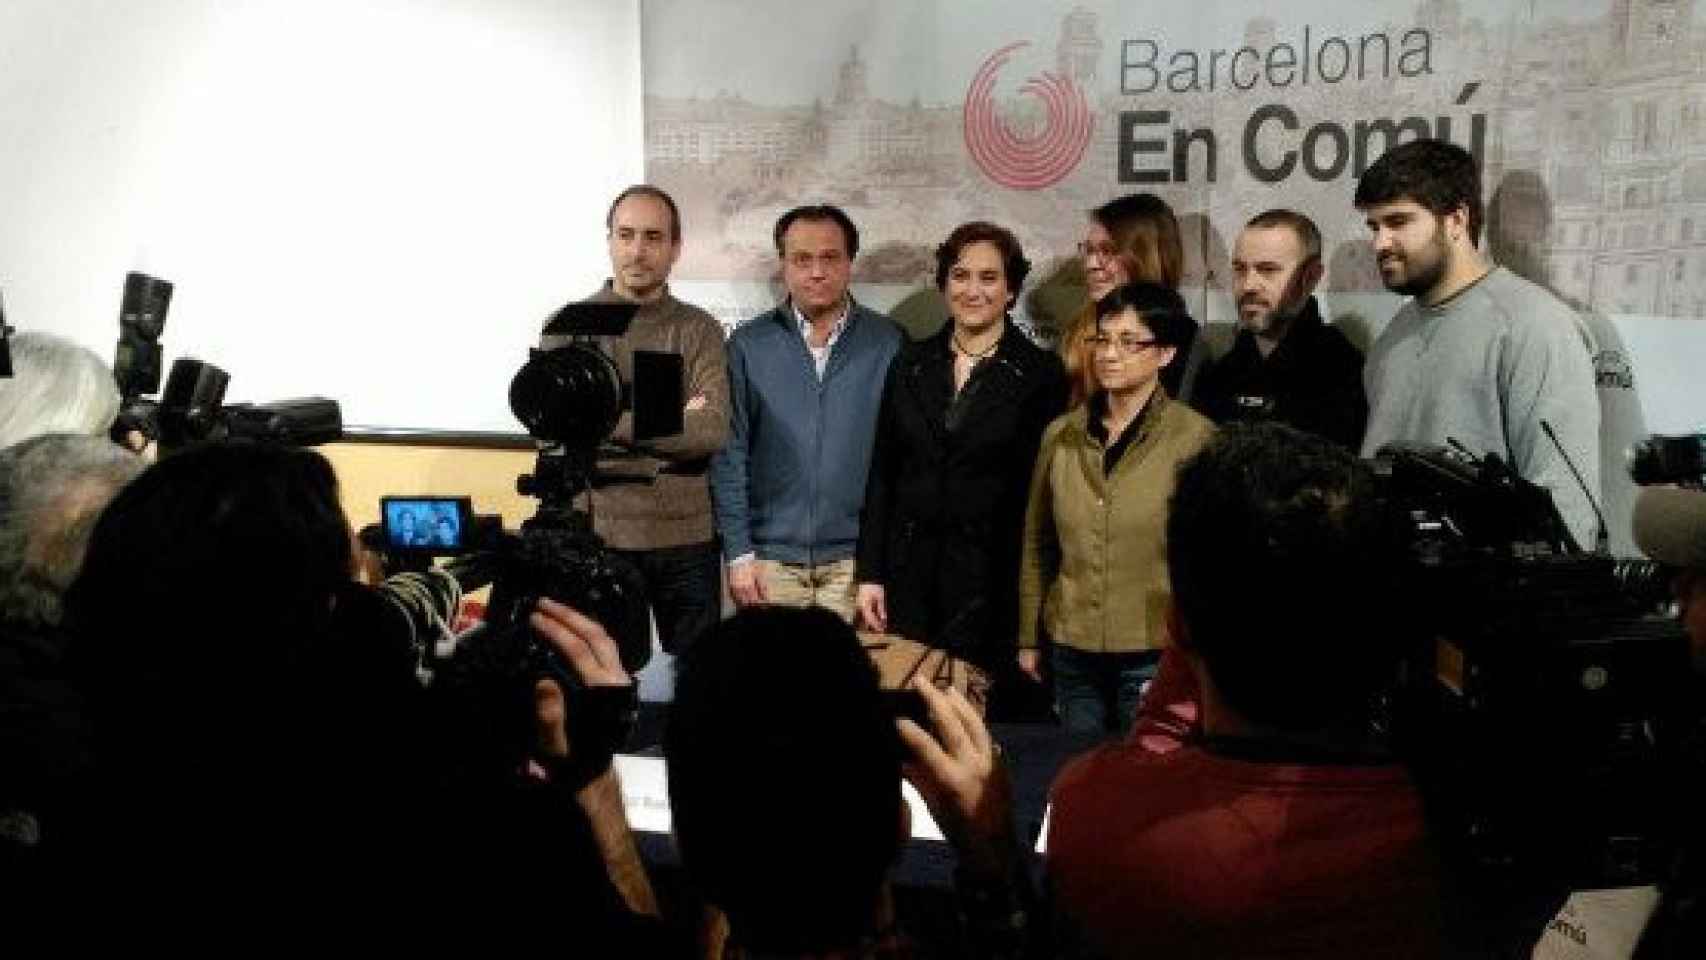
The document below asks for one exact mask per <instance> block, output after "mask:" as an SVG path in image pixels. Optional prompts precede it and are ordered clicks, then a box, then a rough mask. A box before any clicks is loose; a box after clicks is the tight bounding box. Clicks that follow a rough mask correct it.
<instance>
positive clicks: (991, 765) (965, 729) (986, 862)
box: [895, 680, 1018, 877]
mask: <svg viewBox="0 0 1706 960" xmlns="http://www.w3.org/2000/svg"><path fill="white" fill-rule="evenodd" d="M913 689H915V690H917V691H918V693H919V695H920V696H922V697H923V698H924V703H925V705H926V706H927V707H929V710H930V721H931V726H933V727H935V730H936V735H937V736H931V734H930V733H929V732H928V731H926V730H924V729H923V728H921V727H919V726H918V724H916V723H914V722H912V721H911V720H909V719H907V718H905V717H900V718H897V719H896V720H895V725H896V726H897V727H898V728H899V731H900V738H901V740H902V741H903V742H904V743H905V744H906V746H907V748H908V749H909V750H910V751H911V753H912V759H911V761H910V762H908V763H906V764H905V765H904V766H903V767H902V771H903V772H904V773H905V775H906V779H907V780H909V781H911V782H912V785H913V786H915V787H917V788H918V792H919V794H920V795H921V796H923V798H924V802H925V804H926V805H927V806H928V807H929V808H930V813H931V815H933V816H934V817H935V818H936V822H937V823H938V824H939V825H940V826H941V827H942V833H943V834H944V835H945V836H946V837H947V838H948V842H949V843H951V844H953V846H954V849H955V850H957V851H958V852H959V855H960V862H961V864H962V866H964V867H966V868H968V869H971V870H975V871H977V872H978V873H981V874H985V875H987V876H999V877H1005V876H1006V875H1007V874H1008V872H1009V871H1010V869H1011V868H1012V865H1013V863H1014V859H1015V857H1016V856H1017V852H1018V851H1017V844H1016V843H1015V841H1014V837H1013V791H1012V785H1011V783H1010V782H1009V781H1008V778H1007V768H1006V766H1005V765H1003V763H1002V761H1001V754H1000V751H999V749H998V748H997V747H996V745H995V741H994V739H993V738H991V737H990V735H989V728H988V727H987V726H985V725H984V722H983V718H982V717H980V716H979V715H978V712H977V708H975V707H973V706H972V705H971V701H969V700H967V699H966V698H965V695H964V694H962V693H960V692H959V690H957V689H949V690H947V691H945V692H944V691H942V690H938V689H937V688H936V686H935V685H934V684H931V683H928V682H925V681H923V680H915V681H914V682H913ZM937 737H940V740H938V739H937Z"/></svg>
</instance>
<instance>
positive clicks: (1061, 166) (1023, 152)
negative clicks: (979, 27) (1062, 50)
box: [965, 41, 1095, 190]
mask: <svg viewBox="0 0 1706 960" xmlns="http://www.w3.org/2000/svg"><path fill="white" fill-rule="evenodd" d="M1024 46H1029V44H1028V43H1027V42H1025V41H1020V42H1019V43H1013V44H1008V45H1007V46H1005V47H1002V48H1001V49H1000V50H997V51H995V52H994V53H992V54H990V56H989V59H988V60H985V61H984V62H983V66H981V67H979V68H978V71H977V75H976V76H974V77H972V81H971V89H969V90H967V91H966V106H965V134H966V149H967V150H968V151H970V152H971V157H972V159H973V160H974V161H976V162H977V165H978V168H979V169H980V170H982V171H983V172H984V174H985V175H986V176H988V177H989V179H991V180H994V181H995V182H996V183H999V184H1001V185H1002V186H1004V187H1011V188H1013V189H1015V190H1040V189H1042V188H1043V187H1047V186H1050V185H1052V184H1054V183H1058V182H1059V181H1060V179H1061V178H1062V177H1064V176H1066V175H1067V174H1069V173H1071V172H1072V171H1073V169H1074V168H1075V167H1077V166H1078V161H1079V160H1082V159H1083V158H1084V148H1086V147H1088V146H1089V145H1090V132H1091V130H1092V128H1093V127H1094V126H1095V121H1094V120H1093V119H1092V117H1091V116H1090V104H1089V102H1088V101H1087V100H1085V98H1084V91H1082V90H1080V89H1078V85H1077V84H1075V83H1073V82H1072V80H1071V78H1069V77H1063V76H1061V75H1060V74H1057V73H1044V74H1043V75H1042V76H1040V77H1031V78H1030V79H1028V80H1026V81H1025V84H1024V86H1021V87H1020V88H1019V92H1020V93H1022V94H1029V95H1030V96H1033V97H1036V98H1037V99H1039V100H1041V101H1042V102H1043V105H1044V106H1045V107H1046V108H1047V109H1048V122H1047V123H1046V124H1044V126H1043V129H1042V132H1041V133H1039V134H1037V135H1036V136H1034V137H1020V136H1018V135H1017V134H1015V133H1014V132H1013V130H1012V128H1011V127H1009V126H1008V125H1007V121H1005V120H1003V119H1001V117H1000V116H999V115H998V114H997V113H996V111H995V102H994V100H993V99H992V98H991V96H990V95H991V93H992V92H993V91H994V89H995V79H996V77H997V76H998V75H999V74H1000V73H1001V68H1002V67H1003V66H1005V65H1006V63H1007V61H1008V59H1009V58H1010V57H1012V55H1013V51H1015V50H1017V49H1019V48H1020V47H1024Z"/></svg>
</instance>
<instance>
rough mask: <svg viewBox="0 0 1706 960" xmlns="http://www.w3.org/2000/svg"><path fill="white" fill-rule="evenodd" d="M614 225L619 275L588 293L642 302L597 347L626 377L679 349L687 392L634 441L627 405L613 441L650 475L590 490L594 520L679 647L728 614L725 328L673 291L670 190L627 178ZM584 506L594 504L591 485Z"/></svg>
mask: <svg viewBox="0 0 1706 960" xmlns="http://www.w3.org/2000/svg"><path fill="white" fill-rule="evenodd" d="M605 226H606V227H608V228H609V244H610V279H609V280H607V281H606V282H605V284H604V287H603V289H601V290H599V291H598V292H597V293H595V294H593V295H592V296H591V297H588V298H587V300H588V302H590V303H638V304H639V305H640V310H639V312H638V313H636V314H635V315H634V320H633V323H632V324H630V325H629V327H628V332H627V333H625V334H623V335H622V336H620V337H605V338H600V346H601V347H603V349H604V350H605V351H607V352H608V353H609V354H610V356H611V357H612V358H613V359H614V360H615V361H616V367H617V369H618V370H620V371H621V373H622V378H623V380H624V381H627V382H632V379H633V374H634V351H635V350H657V351H662V352H666V353H678V354H680V355H681V358H682V374H681V376H682V384H681V395H682V396H683V397H685V398H687V402H686V409H685V413H684V414H683V417H682V430H681V432H680V433H678V434H676V435H674V436H669V437H660V438H653V439H645V440H640V441H636V440H635V439H634V421H633V415H632V412H631V411H624V412H623V414H622V418H621V419H620V420H619V421H617V424H616V429H615V431H614V432H613V433H612V434H611V436H610V442H611V443H613V444H615V445H616V446H618V447H622V448H625V449H626V450H628V451H630V452H632V453H634V454H637V455H638V456H637V458H635V459H632V460H629V459H624V460H623V461H622V463H621V468H620V472H621V473H623V474H624V475H631V474H635V473H636V472H637V473H639V474H640V475H641V476H645V477H649V478H650V479H649V481H648V482H641V483H621V484H612V485H610V486H605V487H600V488H599V489H597V490H595V491H593V493H592V495H591V497H592V515H593V529H594V532H596V533H597V534H598V535H599V536H600V537H602V538H603V539H604V542H605V543H606V544H608V545H609V546H610V547H611V548H612V549H615V550H617V551H619V552H621V553H622V554H624V555H625V556H627V557H628V559H630V560H632V561H633V563H634V565H635V566H636V567H637V568H638V569H639V571H640V573H641V574H642V576H643V577H644V578H645V581H646V596H647V598H648V600H649V601H650V602H651V606H652V615H653V617H655V618H656V620H657V629H658V639H659V641H660V642H661V643H662V644H663V648H664V650H665V651H667V652H669V653H671V654H676V653H680V652H681V651H682V650H684V649H686V647H687V645H688V644H690V643H692V642H693V640H694V638H695V637H697V636H698V635H700V634H701V633H703V632H704V631H705V630H707V629H709V628H710V627H711V626H712V625H713V624H715V623H716V622H717V617H718V615H719V614H720V613H721V600H720V597H719V595H718V591H719V590H720V589H721V586H722V580H721V576H722V570H721V566H720V560H719V558H718V555H717V545H716V537H715V532H714V529H715V528H714V526H713V524H712V521H711V493H710V487H709V485H708V483H707V481H706V471H707V470H708V469H709V466H710V462H711V455H712V454H714V453H716V452H717V451H718V450H720V449H722V446H723V440H724V438H725V437H726V436H727V434H728V427H729V379H728V371H727V366H726V364H725V362H724V353H723V331H722V327H721V326H719V325H718V323H717V321H716V320H715V319H714V318H713V317H712V316H711V315H710V314H708V313H706V312H705V311H704V310H701V309H700V308H698V307H695V306H693V305H691V304H687V303H682V302H681V301H680V300H677V299H675V298H674V297H673V296H670V293H669V284H668V281H669V271H670V268H672V267H674V266H675V261H676V258H677V257H679V256H680V255H681V217H680V214H679V213H678V211H677V210H676V206H675V201H674V200H672V199H671V198H670V196H669V194H667V193H665V192H663V191H662V190H659V189H658V188H657V187H653V186H647V185H643V184H642V185H638V186H633V187H629V188H628V189H626V190H624V191H622V192H621V193H620V194H618V195H617V196H616V200H615V202H613V203H612V204H611V205H610V213H609V215H608V216H607V217H606V218H605ZM566 343H567V338H566V337H557V336H545V337H543V338H541V340H540V344H539V345H540V347H542V348H546V349H549V348H552V347H558V346H563V345H564V344H566ZM577 505H578V506H581V507H583V508H584V507H586V506H587V498H586V496H585V495H583V496H582V497H581V498H579V500H578V502H577Z"/></svg>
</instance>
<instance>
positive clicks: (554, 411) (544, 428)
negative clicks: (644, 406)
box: [509, 343, 622, 450]
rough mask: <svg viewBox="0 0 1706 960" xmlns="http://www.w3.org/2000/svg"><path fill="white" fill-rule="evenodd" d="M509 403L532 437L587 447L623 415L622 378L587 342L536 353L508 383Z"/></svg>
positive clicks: (608, 361)
mask: <svg viewBox="0 0 1706 960" xmlns="http://www.w3.org/2000/svg"><path fill="white" fill-rule="evenodd" d="M509 407H510V409H511V410H512V411H514V412H515V417H516V419H517V420H520V421H521V424H522V426H524V427H526V428H527V432H528V433H530V434H532V435H533V436H534V437H536V438H538V439H540V440H543V441H545V442H546V443H553V444H563V445H564V446H567V447H571V448H575V449H582V450H591V449H593V448H595V447H597V446H598V445H599V444H600V443H602V442H603V441H604V438H605V437H608V436H609V435H610V431H612V430H614V429H615V428H616V421H617V419H618V418H619V417H620V416H621V415H622V377H621V374H620V373H619V372H618V371H617V369H616V364H615V362H613V361H612V360H611V359H610V358H609V357H608V356H605V355H604V354H603V353H602V352H600V351H599V350H598V349H597V348H596V347H594V346H591V345H589V344H584V343H575V344H570V345H569V346H566V347H560V348H558V349H556V350H540V351H535V352H534V353H533V356H532V357H531V358H529V359H528V361H527V363H526V364H524V365H523V366H522V368H521V369H520V370H518V371H516V374H515V379H513V380H511V381H510V384H509Z"/></svg>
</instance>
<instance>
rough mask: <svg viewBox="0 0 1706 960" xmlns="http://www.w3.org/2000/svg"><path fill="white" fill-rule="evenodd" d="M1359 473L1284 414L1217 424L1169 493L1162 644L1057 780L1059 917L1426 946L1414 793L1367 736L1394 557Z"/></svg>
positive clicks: (1425, 891) (1328, 952) (1143, 942)
mask: <svg viewBox="0 0 1706 960" xmlns="http://www.w3.org/2000/svg"><path fill="white" fill-rule="evenodd" d="M1372 485H1373V478H1372V477H1371V476H1370V475H1369V473H1368V472H1367V470H1366V468H1365V467H1363V466H1362V465H1360V464H1359V463H1358V462H1357V461H1356V460H1355V459H1354V458H1352V456H1351V455H1350V454H1349V453H1348V452H1346V451H1344V450H1342V449H1340V448H1338V447H1336V446H1334V445H1333V444H1331V443H1329V442H1327V441H1325V440H1321V439H1319V438H1316V437H1312V436H1308V435H1305V434H1303V433H1300V432H1298V431H1296V430H1293V429H1291V428H1288V427H1282V426H1278V425H1271V424H1263V425H1259V426H1233V427H1230V428H1228V429H1227V430H1225V431H1224V432H1222V433H1221V434H1220V435H1219V436H1218V437H1217V438H1216V439H1215V440H1214V441H1212V442H1211V443H1210V445H1209V446H1208V447H1207V448H1206V449H1205V450H1204V451H1203V452H1202V453H1200V454H1199V455H1197V456H1196V457H1193V458H1192V459H1191V460H1190V461H1187V462H1186V464H1185V465H1184V466H1183V467H1182V468H1181V471H1180V474H1179V479H1178V487H1177V491H1176V493H1175V494H1174V498H1173V501H1172V504H1171V509H1170V512H1169V519H1168V527H1167V539H1168V561H1169V564H1170V576H1171V579H1172V585H1173V597H1174V608H1173V612H1172V615H1171V621H1170V626H1171V631H1172V637H1173V640H1174V643H1175V646H1174V647H1173V648H1171V649H1169V650H1168V651H1167V653H1166V655H1165V656H1164V658H1163V660H1162V666H1161V672H1160V675H1159V676H1158V677H1157V678H1156V680H1155V682H1154V684H1153V685H1152V688H1151V690H1150V691H1149V692H1148V693H1147V694H1146V696H1145V699H1144V701H1143V705H1142V706H1141V707H1140V710H1139V715H1138V718H1137V724H1136V726H1135V727H1134V729H1133V732H1132V735H1131V737H1130V739H1128V740H1127V741H1125V742H1123V743H1119V744H1115V745H1109V746H1105V747H1102V748H1100V749H1098V750H1096V751H1094V752H1092V753H1090V754H1088V755H1086V756H1084V757H1082V758H1080V759H1078V760H1077V761H1074V762H1073V763H1072V764H1071V765H1070V766H1068V768H1067V769H1066V770H1065V771H1064V772H1063V773H1062V774H1061V776H1060V778H1059V779H1058V780H1057V781H1056V783H1055V785H1054V788H1053V791H1052V793H1053V803H1054V806H1053V812H1052V814H1051V817H1050V830H1049V837H1048V871H1049V875H1050V878H1051V882H1052V887H1053V894H1054V899H1055V907H1056V911H1057V926H1058V929H1060V930H1061V931H1063V932H1065V933H1067V934H1068V935H1069V936H1071V937H1072V938H1082V939H1083V940H1084V941H1086V944H1087V945H1088V946H1089V947H1090V948H1091V949H1092V950H1093V951H1095V952H1097V953H1098V954H1107V955H1112V956H1151V957H1167V956H1192V957H1196V956H1205V957H1206V956H1213V957H1240V956H1251V957H1253V956H1261V957H1288V956H1298V957H1301V956H1309V957H1352V956H1354V957H1426V956H1437V955H1438V952H1439V949H1440V936H1441V934H1440V930H1441V916H1440V914H1441V907H1440V895H1439V885H1440V880H1439V876H1440V874H1439V870H1438V868H1437V866H1436V864H1435V861H1434V858H1433V855H1432V851H1431V848H1430V845H1429V843H1428V841H1427V836H1426V830H1425V827H1424V821H1423V810H1422V802H1421V798H1420V796H1419V795H1418V793H1417V791H1416V789H1415V786H1414V785H1413V783H1412V782H1411V780H1410V777H1409V775H1408V773H1407V772H1406V771H1405V769H1404V768H1403V767H1401V766H1399V765H1398V764H1397V763H1396V762H1394V761H1393V760H1392V758H1391V757H1390V756H1389V755H1387V754H1385V753H1384V752H1382V751H1381V750H1379V749H1378V748H1377V746H1376V745H1375V744H1373V743H1371V742H1370V738H1369V736H1368V733H1367V731H1368V729H1369V724H1368V721H1369V718H1368V716H1367V715H1366V710H1365V707H1366V704H1367V703H1368V702H1369V700H1370V699H1371V696H1372V694H1373V693H1374V692H1375V691H1376V690H1377V689H1378V685H1379V684H1380V682H1381V678H1382V677H1384V676H1388V675H1389V671H1390V670H1391V669H1392V668H1393V665H1394V663H1395V661H1396V658H1397V657H1398V656H1399V654H1400V652H1401V651H1400V639H1399V636H1398V633H1397V631H1395V630H1387V631H1382V630H1381V628H1380V624H1381V623H1383V622H1385V620H1386V619H1387V618H1388V617H1389V614H1388V613H1387V612H1386V611H1388V610H1389V609H1390V607H1388V606H1387V603H1388V600H1387V598H1388V597H1390V596H1391V595H1392V593H1393V588H1394V586H1395V585H1396V578H1397V573H1398V571H1399V570H1400V569H1401V568H1400V565H1399V562H1400V561H1399V557H1398V556H1397V555H1396V554H1395V553H1394V552H1392V549H1391V547H1389V546H1388V542H1387V536H1386V533H1385V530H1386V529H1387V527H1386V526H1385V525H1384V524H1383V523H1382V522H1381V520H1380V514H1379V510H1378V508H1377V507H1376V504H1375V500H1374V491H1373V487H1372Z"/></svg>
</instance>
